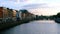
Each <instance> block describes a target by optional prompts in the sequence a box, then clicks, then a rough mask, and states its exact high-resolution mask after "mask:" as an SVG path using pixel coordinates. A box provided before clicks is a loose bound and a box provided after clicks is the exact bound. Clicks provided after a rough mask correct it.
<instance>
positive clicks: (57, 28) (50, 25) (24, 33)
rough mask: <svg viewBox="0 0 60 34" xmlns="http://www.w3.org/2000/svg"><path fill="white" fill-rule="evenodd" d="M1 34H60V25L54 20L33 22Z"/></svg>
mask: <svg viewBox="0 0 60 34" xmlns="http://www.w3.org/2000/svg"><path fill="white" fill-rule="evenodd" d="M1 34H60V24H57V23H56V22H54V21H53V20H38V21H31V22H29V23H26V24H21V25H18V26H16V27H13V28H10V29H8V30H5V31H2V32H1Z"/></svg>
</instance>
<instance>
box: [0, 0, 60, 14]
mask: <svg viewBox="0 0 60 34" xmlns="http://www.w3.org/2000/svg"><path fill="white" fill-rule="evenodd" d="M0 6H4V7H9V8H13V9H17V10H19V9H29V11H30V12H31V13H34V14H38V15H41V14H43V15H54V14H57V13H58V12H60V0H0Z"/></svg>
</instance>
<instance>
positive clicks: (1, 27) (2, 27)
mask: <svg viewBox="0 0 60 34" xmlns="http://www.w3.org/2000/svg"><path fill="white" fill-rule="evenodd" d="M28 22H29V20H21V21H15V22H2V23H0V31H3V30H6V29H9V28H12V27H14V26H17V25H20V24H23V23H28Z"/></svg>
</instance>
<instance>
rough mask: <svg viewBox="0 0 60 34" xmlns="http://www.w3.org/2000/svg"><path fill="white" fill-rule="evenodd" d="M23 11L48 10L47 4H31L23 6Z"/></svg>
mask: <svg viewBox="0 0 60 34" xmlns="http://www.w3.org/2000/svg"><path fill="white" fill-rule="evenodd" d="M22 8H23V9H35V8H48V6H47V4H29V5H24V6H22Z"/></svg>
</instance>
